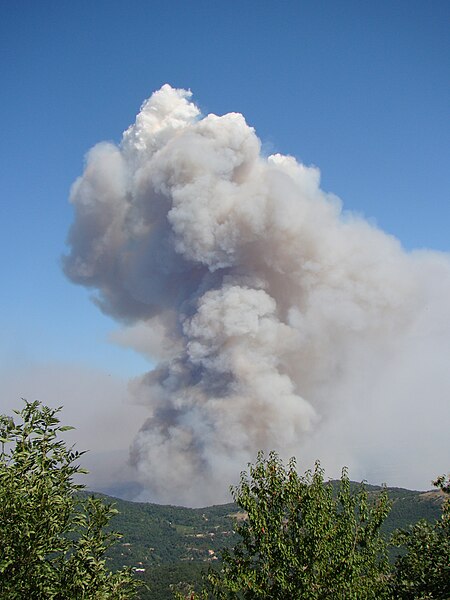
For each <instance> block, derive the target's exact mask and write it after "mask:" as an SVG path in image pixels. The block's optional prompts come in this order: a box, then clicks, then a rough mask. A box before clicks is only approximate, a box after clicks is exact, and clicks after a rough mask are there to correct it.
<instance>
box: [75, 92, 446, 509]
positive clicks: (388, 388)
mask: <svg viewBox="0 0 450 600" xmlns="http://www.w3.org/2000/svg"><path fill="white" fill-rule="evenodd" d="M71 201H72V203H73V205H74V208H75V222H74V224H73V226H72V228H71V230H70V234H69V246H70V253H69V254H68V255H67V256H66V257H65V259H64V268H65V272H66V274H67V275H68V277H69V278H70V279H71V280H72V281H74V282H76V283H78V284H81V285H84V286H87V287H89V288H93V289H94V290H95V291H96V292H95V293H96V295H95V302H96V303H97V304H98V306H99V307H100V308H101V310H103V311H104V312H106V313H108V314H109V315H112V316H113V317H115V318H116V319H117V320H119V321H120V322H122V323H123V324H124V329H123V330H122V331H121V332H120V333H118V334H117V336H116V337H117V340H118V341H120V342H121V343H123V344H127V345H130V346H132V347H134V348H136V349H137V350H138V351H140V352H142V353H144V354H145V355H147V356H148V357H149V359H150V360H151V361H154V362H155V363H156V366H155V367H154V368H153V369H152V370H150V371H149V372H148V373H146V374H145V375H143V376H142V377H140V378H138V379H136V380H134V381H133V382H132V383H131V386H132V390H133V393H134V394H135V395H136V397H137V398H138V400H139V402H140V403H142V404H143V405H145V406H146V407H147V409H148V414H149V416H148V419H147V420H146V422H145V423H144V424H143V425H142V428H141V430H140V431H139V433H138V434H137V436H136V438H135V440H134V443H133V445H132V449H131V460H132V462H133V464H134V465H135V466H136V468H137V471H138V473H139V477H140V479H141V481H142V482H143V483H144V484H145V485H146V487H147V489H149V490H150V494H151V497H152V498H153V499H155V500H159V501H164V502H175V503H178V504H181V503H187V504H202V503H203V504H206V503H208V502H214V501H220V500H223V499H224V498H225V497H226V496H225V494H226V491H227V488H228V485H229V483H230V482H232V481H234V480H235V479H236V475H237V474H238V473H239V470H240V469H241V468H243V467H245V465H246V463H247V461H249V460H253V459H254V457H255V453H256V451H257V450H258V449H266V450H267V449H277V450H278V451H280V452H281V454H282V455H283V456H290V455H296V456H298V457H299V458H302V457H303V456H305V457H307V459H310V458H311V457H313V456H312V453H313V452H314V453H315V455H316V456H318V457H321V456H322V457H323V456H324V454H325V455H326V456H328V457H330V458H329V463H330V464H331V465H332V466H333V460H335V461H336V463H337V464H339V465H342V464H345V463H346V464H350V466H352V465H353V466H355V467H357V468H360V471H361V472H363V473H365V474H368V475H369V476H370V474H371V473H374V474H375V475H376V472H377V470H376V465H377V453H378V456H383V437H384V436H383V434H382V432H381V430H382V429H383V427H385V426H386V430H387V431H390V434H392V435H397V436H398V439H399V440H400V442H399V443H400V444H401V440H402V439H403V437H402V428H401V423H402V418H403V417H402V414H400V415H396V420H395V423H396V426H397V430H396V431H391V429H392V428H390V426H389V423H390V418H391V416H392V414H393V411H394V413H395V411H396V410H398V408H397V409H396V408H395V407H396V406H397V407H398V406H401V409H400V412H401V413H403V411H404V419H405V420H406V421H407V419H408V412H409V411H411V410H416V409H417V407H422V408H423V406H424V404H426V402H427V398H426V397H425V396H426V395H427V394H428V393H430V394H431V393H432V394H433V395H434V397H436V395H437V398H438V400H437V401H438V402H439V403H441V404H442V402H443V398H444V395H446V394H448V392H449V391H450V385H449V384H448V382H447V377H446V370H447V367H448V359H449V354H450V353H449V350H448V343H447V342H448V334H449V333H450V331H449V329H450V325H449V315H450V310H449V299H450V262H449V260H448V257H446V256H445V255H442V254H438V253H432V252H416V253H406V252H405V251H404V250H403V249H402V247H401V245H400V243H399V242H398V241H397V240H396V239H395V238H393V237H391V236H389V235H386V234H385V233H383V232H382V231H380V230H379V229H377V228H376V227H374V226H372V225H370V224H369V223H368V222H366V221H365V220H363V219H361V218H356V217H354V216H351V215H347V214H343V213H342V210H341V204H340V201H339V200H338V198H336V197H335V196H332V195H329V194H326V193H325V192H323V191H322V190H321V189H320V174H319V171H318V170H317V169H316V168H314V167H307V166H305V165H303V164H300V163H299V162H297V161H296V160H295V159H294V158H293V157H290V156H282V155H280V154H276V155H273V156H269V157H268V158H266V157H264V156H262V155H261V145H260V141H259V139H258V137H257V136H256V134H255V131H254V130H253V128H252V127H249V126H248V125H247V123H246V122H245V120H244V118H243V116H242V115H240V114H236V113H231V114H227V115H224V116H216V115H214V114H210V115H208V116H205V117H202V116H201V115H200V113H199V110H198V108H197V107H196V106H195V104H193V103H192V101H191V93H190V92H188V91H185V90H180V89H173V88H172V87H170V86H169V85H164V86H163V87H162V88H161V89H160V90H159V91H157V92H155V93H154V94H153V95H152V96H151V98H150V99H149V100H147V101H146V102H144V104H143V105H142V108H141V111H140V113H139V114H138V116H137V118H136V122H135V124H134V125H132V126H131V127H130V128H129V129H128V130H127V131H126V132H125V133H124V134H123V138H122V141H121V143H120V145H118V146H117V145H114V144H111V143H101V144H98V145H97V146H95V147H94V148H93V149H92V150H91V151H90V152H89V153H88V155H87V160H86V167H85V171H84V173H83V175H82V176H81V177H80V178H79V179H78V180H77V181H76V182H75V183H74V185H73V189H72V192H71ZM396 402H398V403H400V404H396ZM420 410H422V409H420ZM362 415H363V416H362ZM367 420H369V425H367V423H366V421H367ZM427 423H428V421H427ZM371 424H373V427H374V428H380V429H379V430H377V432H376V435H375V434H374V435H372V436H371V435H370V434H368V435H366V434H367V433H368V432H369V433H370V432H371V431H372V432H373V429H371V427H370V425H371ZM364 432H366V433H364ZM405 435H409V433H408V432H406V433H405ZM439 435H440V434H439ZM376 439H378V443H376ZM419 443H420V442H419ZM440 443H441V442H440ZM442 443H443V442H442ZM441 445H442V444H441ZM385 459H386V458H385V457H384V458H382V459H381V460H385ZM428 467H429V465H428ZM353 474H354V473H353V472H352V475H353ZM434 474H435V473H434V471H433V472H431V473H428V477H429V478H431V477H432V476H433V475H434Z"/></svg>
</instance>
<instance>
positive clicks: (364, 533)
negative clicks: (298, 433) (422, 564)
mask: <svg viewBox="0 0 450 600" xmlns="http://www.w3.org/2000/svg"><path fill="white" fill-rule="evenodd" d="M249 467H250V470H249V473H247V472H243V473H242V474H241V481H240V484H239V485H238V486H237V487H235V488H234V489H233V490H232V491H233V496H234V499H235V501H236V502H237V504H238V505H239V506H240V507H241V509H242V510H243V511H245V514H246V518H245V519H244V520H242V522H241V523H240V524H238V525H237V531H238V533H239V534H240V536H241V538H242V539H241V541H240V542H239V543H238V544H237V545H236V546H235V547H234V548H233V549H232V550H225V551H224V553H223V566H222V568H221V570H220V571H214V570H211V571H210V573H209V575H208V582H209V586H208V588H209V592H208V593H209V594H210V595H211V597H214V598H218V599H230V598H243V599H246V600H247V599H249V600H250V599H251V600H253V599H254V600H257V599H262V598H273V599H277V600H281V599H285V600H291V599H293V598H296V599H297V598H298V599H300V598H305V599H308V600H319V599H320V600H321V599H329V598H333V599H336V600H339V599H342V600H352V599H354V600H364V599H373V600H375V599H381V598H385V597H386V598H387V597H388V575H389V566H388V560H387V552H386V544H385V542H384V540H383V538H382V536H381V534H380V527H381V525H382V523H383V521H384V519H385V517H386V516H387V514H388V512H389V501H388V498H387V495H386V493H385V492H381V493H380V494H379V495H378V497H377V498H376V500H375V501H374V502H373V503H372V504H369V502H368V495H367V492H366V491H365V489H364V487H363V486H361V487H359V488H358V489H357V490H356V491H352V489H351V484H350V481H349V478H348V474H347V471H346V470H345V469H344V470H343V472H342V477H341V480H340V482H339V485H338V490H337V493H334V490H333V486H332V485H331V484H329V483H326V482H325V481H324V472H323V469H322V467H321V466H320V464H319V463H316V465H315V468H314V470H313V471H307V472H306V474H305V475H303V476H300V475H299V474H298V473H297V470H296V463H295V460H294V459H291V461H290V462H289V464H288V466H287V467H285V466H284V465H283V463H282V461H281V460H280V458H279V457H278V455H277V454H276V453H274V452H272V453H270V454H269V456H268V457H267V458H265V457H264V455H263V454H262V453H260V454H259V455H258V458H257V461H256V463H255V464H254V465H250V466H249Z"/></svg>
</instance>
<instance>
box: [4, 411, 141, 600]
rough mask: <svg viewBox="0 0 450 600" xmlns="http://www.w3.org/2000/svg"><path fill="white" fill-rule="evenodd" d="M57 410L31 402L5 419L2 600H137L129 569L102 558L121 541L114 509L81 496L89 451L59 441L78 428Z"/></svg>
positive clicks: (134, 583) (98, 501)
mask: <svg viewBox="0 0 450 600" xmlns="http://www.w3.org/2000/svg"><path fill="white" fill-rule="evenodd" d="M59 411H60V408H58V409H51V408H48V407H46V406H43V405H41V404H40V403H38V402H26V403H25V407H24V408H23V409H22V410H21V411H15V415H17V416H16V417H15V418H12V417H7V416H4V415H2V416H0V443H1V451H0V598H1V599H2V600H6V599H8V600H19V599H20V600H23V598H28V599H29V600H44V599H45V600H68V599H70V600H78V599H80V600H81V599H83V600H122V599H125V598H127V599H128V598H131V597H133V596H134V592H135V589H136V582H135V580H134V579H133V576H132V573H131V571H129V570H128V571H127V570H124V571H119V572H116V573H112V572H110V571H109V570H108V569H107V567H106V561H105V557H104V555H105V552H106V550H107V549H108V548H109V547H110V546H111V545H112V544H113V543H114V542H115V541H116V539H117V538H118V537H119V536H118V534H116V533H113V532H111V531H108V530H107V529H105V528H106V527H107V525H108V523H109V521H110V518H111V517H112V516H113V515H114V514H115V512H116V511H115V509H114V508H113V507H112V506H111V505H105V504H103V503H102V502H101V500H99V499H98V498H82V497H81V496H80V495H79V494H78V493H77V492H79V491H80V490H81V489H82V488H83V487H84V486H82V485H79V484H76V483H75V481H74V477H75V476H76V475H77V474H80V473H83V472H85V471H83V469H81V468H80V466H79V465H78V460H79V458H80V456H81V455H82V454H83V453H80V452H77V451H74V450H73V449H72V448H67V446H66V444H65V442H64V441H63V440H61V439H60V434H61V433H63V432H64V431H67V430H68V429H72V428H71V427H67V426H61V425H60V422H59V418H58V413H59ZM17 417H18V418H17Z"/></svg>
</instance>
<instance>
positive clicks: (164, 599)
mask: <svg viewBox="0 0 450 600" xmlns="http://www.w3.org/2000/svg"><path fill="white" fill-rule="evenodd" d="M332 484H333V485H334V484H335V482H332ZM352 485H355V486H356V485H358V484H352ZM366 489H367V491H368V492H369V494H370V495H372V496H374V495H376V494H379V493H380V491H381V489H382V488H381V487H379V486H371V485H367V486H366ZM388 494H389V497H390V498H391V500H392V510H391V513H390V515H389V517H388V518H387V519H386V522H385V523H384V526H383V531H384V532H385V533H386V535H388V534H390V533H391V532H392V531H393V530H394V529H397V528H404V527H407V526H408V525H412V524H413V523H416V522H417V521H419V520H420V519H426V520H428V521H434V520H436V519H438V518H439V516H440V514H441V504H442V495H441V494H440V493H439V492H436V491H430V492H418V491H413V490H407V489H402V488H388ZM95 495H98V496H101V497H102V498H104V499H105V500H106V501H107V502H112V503H114V504H115V505H116V508H117V509H118V510H119V514H118V515H117V516H115V517H114V518H113V520H112V527H113V528H114V529H115V530H116V531H120V532H121V533H122V534H123V538H122V539H121V540H120V542H119V543H118V544H117V545H116V546H115V547H114V548H112V549H111V550H110V552H109V561H110V565H111V568H113V569H117V568H121V567H122V566H124V565H127V566H132V567H135V568H136V569H137V570H138V576H139V577H140V578H141V579H142V580H143V581H144V582H145V583H147V584H148V585H149V586H150V591H149V592H142V593H141V595H140V598H141V600H150V599H151V600H171V599H172V589H173V586H180V585H182V582H189V583H192V584H195V583H196V582H197V583H198V582H200V581H201V574H202V572H203V571H205V570H206V569H207V568H208V567H209V566H210V565H214V564H217V563H218V562H219V561H220V550H221V549H222V548H224V547H226V546H232V545H234V544H235V543H236V542H237V541H238V536H237V535H236V534H235V533H234V523H235V522H236V519H242V518H245V514H243V513H240V512H239V510H238V507H237V506H236V505H235V504H232V503H231V504H224V505H219V506H209V507H206V508H183V507H179V506H163V505H158V504H151V503H139V502H129V501H126V500H119V499H117V498H112V497H110V496H105V495H103V494H95Z"/></svg>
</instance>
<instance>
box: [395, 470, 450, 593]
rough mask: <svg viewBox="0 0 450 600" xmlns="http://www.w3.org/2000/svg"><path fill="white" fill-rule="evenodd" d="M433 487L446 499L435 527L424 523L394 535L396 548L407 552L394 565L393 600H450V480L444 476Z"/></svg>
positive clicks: (434, 524)
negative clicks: (439, 490) (438, 489)
mask: <svg viewBox="0 0 450 600" xmlns="http://www.w3.org/2000/svg"><path fill="white" fill-rule="evenodd" d="M434 485H435V486H436V487H438V488H440V489H441V490H442V492H443V493H444V494H446V495H447V497H446V498H445V499H444V503H443V505H442V517H441V519H440V520H439V521H437V522H436V523H429V522H428V521H424V520H422V521H419V522H418V523H416V524H415V525H414V526H413V527H411V528H409V529H403V530H398V531H396V532H395V533H394V535H393V538H392V543H393V545H395V546H397V547H400V548H402V549H403V551H404V554H402V555H400V556H398V557H397V560H396V562H395V565H394V573H393V596H394V598H398V599H401V600H448V599H449V598H450V497H449V496H448V495H449V494H450V479H449V478H447V479H446V478H445V476H441V477H439V478H438V479H437V480H436V481H435V482H434Z"/></svg>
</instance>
